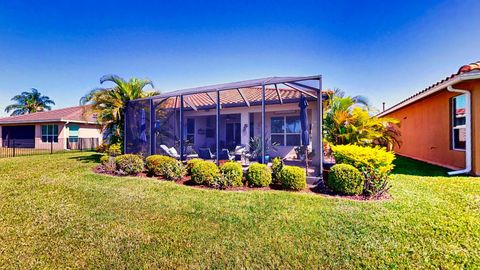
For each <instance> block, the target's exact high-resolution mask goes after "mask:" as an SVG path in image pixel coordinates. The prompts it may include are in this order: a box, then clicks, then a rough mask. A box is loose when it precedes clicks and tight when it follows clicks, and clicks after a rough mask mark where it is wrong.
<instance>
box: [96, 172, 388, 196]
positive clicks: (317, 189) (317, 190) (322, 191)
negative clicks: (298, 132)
mask: <svg viewBox="0 0 480 270" xmlns="http://www.w3.org/2000/svg"><path fill="white" fill-rule="evenodd" d="M92 171H93V172H94V173H97V174H106V175H110V176H117V177H140V178H150V179H151V178H155V179H158V180H160V181H168V182H175V183H177V184H179V185H184V186H189V187H192V188H198V189H210V190H211V189H214V188H211V187H209V186H206V185H198V184H196V183H194V182H193V181H192V180H191V179H190V176H185V177H183V178H182V179H180V180H177V181H169V180H165V179H163V178H161V177H155V176H152V175H149V174H147V173H145V172H142V173H139V174H137V175H134V176H132V175H118V174H116V173H113V172H110V171H106V170H104V169H103V166H102V165H98V166H95V167H94V168H93V169H92ZM222 190H224V191H236V192H247V191H254V190H262V191H269V190H282V191H286V192H294V193H299V192H300V193H311V194H317V195H321V196H325V197H330V198H342V199H348V200H355V201H383V200H389V199H391V198H392V197H391V196H390V195H389V194H384V195H382V196H380V197H376V198H368V197H365V196H362V195H355V196H347V195H338V194H335V193H333V192H332V191H331V190H330V189H328V188H327V187H326V186H325V184H324V183H323V182H322V183H320V184H318V185H316V186H307V187H306V188H305V189H303V190H300V191H293V190H285V189H283V188H282V187H281V186H277V185H273V184H272V185H270V186H268V187H249V186H242V187H227V188H225V189H222Z"/></svg>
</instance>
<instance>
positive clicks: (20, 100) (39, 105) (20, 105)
mask: <svg viewBox="0 0 480 270" xmlns="http://www.w3.org/2000/svg"><path fill="white" fill-rule="evenodd" d="M11 100H12V101H15V104H11V105H8V106H7V107H6V108H5V112H6V113H10V112H12V113H11V114H10V115H12V116H14V115H22V114H29V113H35V112H43V111H45V110H48V111H49V110H51V109H52V106H51V105H55V102H54V101H53V100H51V99H50V98H49V97H47V96H42V94H41V93H40V92H39V91H38V90H37V89H35V88H32V89H31V91H30V92H26V91H25V92H22V93H21V94H20V95H16V96H14V97H13V98H12V99H11Z"/></svg>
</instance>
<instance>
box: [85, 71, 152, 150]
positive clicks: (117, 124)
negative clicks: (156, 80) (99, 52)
mask: <svg viewBox="0 0 480 270" xmlns="http://www.w3.org/2000/svg"><path fill="white" fill-rule="evenodd" d="M105 82H112V83H114V84H115V86H113V87H110V88H96V89H93V90H92V91H90V92H89V93H88V94H86V95H85V96H84V97H82V98H81V99H80V104H82V105H87V104H90V105H91V106H90V107H89V109H88V110H87V112H86V113H87V114H95V115H96V117H97V121H98V123H99V124H100V125H101V126H102V130H103V131H104V132H105V134H106V136H107V137H108V138H109V141H110V144H112V143H121V144H123V134H124V117H125V106H126V104H127V102H128V101H131V100H135V99H139V98H145V97H149V96H153V95H158V94H159V93H158V92H156V91H150V92H149V91H145V90H144V88H145V87H146V86H148V85H150V86H151V87H152V88H153V87H154V86H153V83H152V81H150V80H144V79H137V78H131V79H130V80H129V81H125V80H124V79H123V78H121V77H119V76H116V75H105V76H103V77H102V78H100V84H103V83H105ZM122 149H123V148H122Z"/></svg>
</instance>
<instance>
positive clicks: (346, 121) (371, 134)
mask: <svg viewBox="0 0 480 270" xmlns="http://www.w3.org/2000/svg"><path fill="white" fill-rule="evenodd" d="M327 94H328V95H329V99H328V101H327V104H325V107H326V108H325V117H324V132H325V138H326V140H327V141H328V142H329V143H332V144H334V145H338V144H359V145H369V146H373V145H381V146H385V147H388V148H389V149H391V148H392V147H393V145H394V144H397V145H400V141H399V135H400V132H399V131H398V129H397V127H398V124H399V121H398V120H396V119H393V118H378V117H376V116H372V109H371V107H370V106H369V104H368V100H367V99H366V98H364V97H361V96H356V97H349V96H346V95H345V94H344V92H343V91H341V90H338V89H337V90H333V91H330V92H327Z"/></svg>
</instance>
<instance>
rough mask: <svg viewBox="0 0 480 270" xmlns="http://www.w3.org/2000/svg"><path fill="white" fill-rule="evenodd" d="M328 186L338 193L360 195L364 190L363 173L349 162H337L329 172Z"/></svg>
mask: <svg viewBox="0 0 480 270" xmlns="http://www.w3.org/2000/svg"><path fill="white" fill-rule="evenodd" d="M327 186H328V187H329V188H330V189H332V190H333V191H334V192H336V193H340V194H345V195H359V194H361V193H362V191H363V177H362V173H361V172H360V171H359V170H358V169H357V168H355V167H353V166H352V165H349V164H336V165H334V166H332V168H331V169H330V172H329V173H328V181H327Z"/></svg>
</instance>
